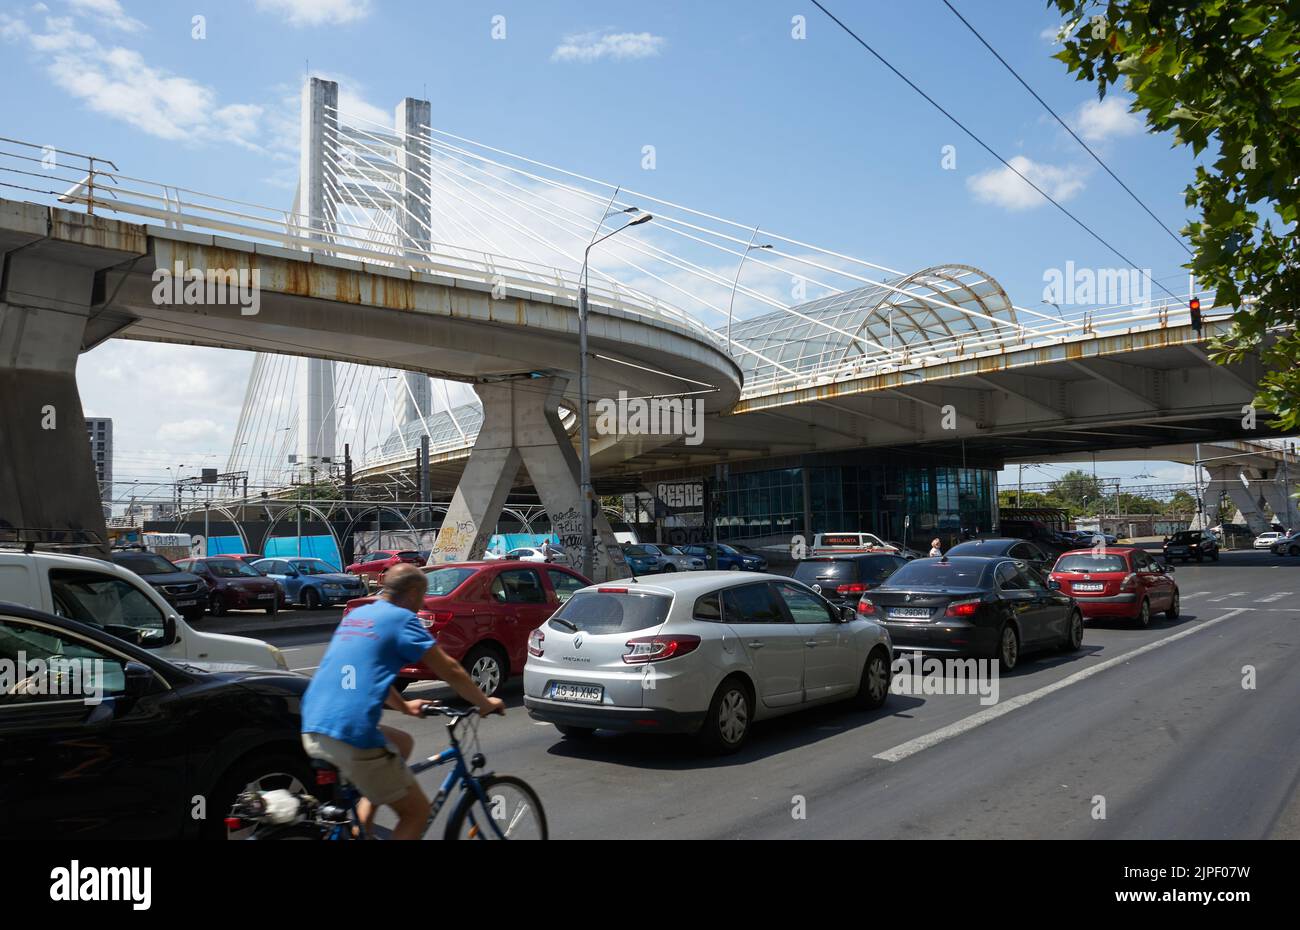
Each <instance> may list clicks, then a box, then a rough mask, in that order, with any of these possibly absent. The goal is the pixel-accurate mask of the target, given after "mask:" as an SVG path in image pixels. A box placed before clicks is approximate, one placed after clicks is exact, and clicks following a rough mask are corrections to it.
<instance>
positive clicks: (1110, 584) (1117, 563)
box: [1052, 546, 1178, 626]
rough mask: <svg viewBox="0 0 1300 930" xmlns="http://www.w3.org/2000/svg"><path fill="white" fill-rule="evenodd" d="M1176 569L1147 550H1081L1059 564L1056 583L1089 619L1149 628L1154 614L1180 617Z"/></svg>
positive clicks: (1112, 548) (1053, 577)
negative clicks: (1122, 620) (1115, 620)
mask: <svg viewBox="0 0 1300 930" xmlns="http://www.w3.org/2000/svg"><path fill="white" fill-rule="evenodd" d="M1173 571H1174V568H1173V566H1172V565H1168V566H1167V565H1164V564H1162V563H1160V562H1157V561H1156V560H1155V559H1153V558H1151V555H1150V554H1149V553H1147V552H1146V551H1145V550H1143V549H1134V548H1131V547H1123V548H1116V547H1113V546H1111V547H1107V548H1105V549H1078V550H1075V551H1073V552H1067V553H1065V554H1064V555H1062V556H1061V557H1060V558H1059V559H1057V560H1056V565H1055V566H1054V567H1053V568H1052V580H1053V581H1056V582H1059V583H1060V585H1061V593H1062V594H1068V595H1070V596H1071V597H1072V598H1074V600H1075V603H1077V604H1078V605H1079V609H1080V610H1082V611H1083V618H1084V619H1085V620H1093V619H1100V618H1102V617H1122V618H1126V619H1129V620H1136V621H1137V624H1138V626H1147V625H1148V624H1149V623H1150V622H1151V615H1152V614H1155V613H1163V614H1164V615H1165V616H1166V617H1168V618H1169V619H1170V620H1173V619H1175V618H1176V617H1177V616H1178V584H1177V583H1176V582H1175V581H1174V579H1173V578H1171V577H1170V576H1171V575H1172V574H1173Z"/></svg>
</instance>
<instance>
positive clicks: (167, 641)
mask: <svg viewBox="0 0 1300 930" xmlns="http://www.w3.org/2000/svg"><path fill="white" fill-rule="evenodd" d="M174 642H176V617H175V616H172V615H168V616H166V617H163V642H162V644H163V645H164V646H170V645H171V644H172V643H174Z"/></svg>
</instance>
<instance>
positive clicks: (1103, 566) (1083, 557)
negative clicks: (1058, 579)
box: [1053, 552, 1128, 572]
mask: <svg viewBox="0 0 1300 930" xmlns="http://www.w3.org/2000/svg"><path fill="white" fill-rule="evenodd" d="M1053 571H1058V572H1126V571H1128V563H1127V562H1125V561H1124V556H1122V555H1093V554H1092V553H1091V552H1081V553H1079V554H1077V555H1063V556H1061V560H1060V561H1059V562H1057V563H1056V568H1054V569H1053Z"/></svg>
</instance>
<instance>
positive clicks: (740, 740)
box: [698, 678, 754, 753]
mask: <svg viewBox="0 0 1300 930" xmlns="http://www.w3.org/2000/svg"><path fill="white" fill-rule="evenodd" d="M753 716H754V698H753V695H752V693H751V692H750V690H749V686H748V685H746V684H745V682H744V680H743V679H741V678H728V679H726V680H725V681H723V682H722V684H720V685H718V690H717V691H715V692H714V693H713V700H712V701H710V702H709V709H708V712H707V713H705V715H704V724H703V726H701V727H700V732H699V734H698V739H699V741H700V743H701V744H702V745H703V746H704V747H705V748H706V749H707V750H709V751H710V752H715V753H733V752H735V751H736V750H738V749H740V747H741V746H743V745H744V744H745V738H746V737H747V736H749V726H750V723H751V721H752V720H753Z"/></svg>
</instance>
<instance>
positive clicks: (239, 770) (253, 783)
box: [202, 752, 316, 840]
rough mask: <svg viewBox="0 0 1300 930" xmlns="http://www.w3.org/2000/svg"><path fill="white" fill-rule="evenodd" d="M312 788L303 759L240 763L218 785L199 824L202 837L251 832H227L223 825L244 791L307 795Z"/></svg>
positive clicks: (275, 756)
mask: <svg viewBox="0 0 1300 930" xmlns="http://www.w3.org/2000/svg"><path fill="white" fill-rule="evenodd" d="M315 784H316V780H315V777H314V774H313V772H312V768H311V763H310V762H309V761H308V759H307V757H306V756H305V755H303V756H301V757H295V756H292V755H289V754H288V753H283V752H277V753H268V754H267V755H254V756H252V757H250V758H246V759H241V760H240V761H239V762H237V763H235V765H234V767H232V768H231V769H230V771H228V772H227V773H226V774H225V775H223V776H222V778H221V780H220V782H219V783H218V785H217V790H216V792H215V793H214V795H213V798H212V801H213V804H210V805H209V806H208V810H207V812H206V813H207V817H206V819H205V820H204V821H203V831H202V832H203V835H204V837H205V838H207V839H218V840H219V839H227V840H242V839H247V838H248V836H249V835H250V834H251V833H252V832H253V831H252V828H251V827H250V828H248V829H246V830H230V829H229V828H228V827H227V826H226V821H225V818H226V814H228V813H230V809H231V808H232V807H233V806H234V804H235V798H236V797H238V796H239V795H240V794H241V793H242V792H244V791H270V790H272V789H274V788H283V789H285V790H286V791H289V792H291V793H293V794H307V793H311V788H312V787H314V786H315ZM213 805H215V809H214V807H213Z"/></svg>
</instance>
